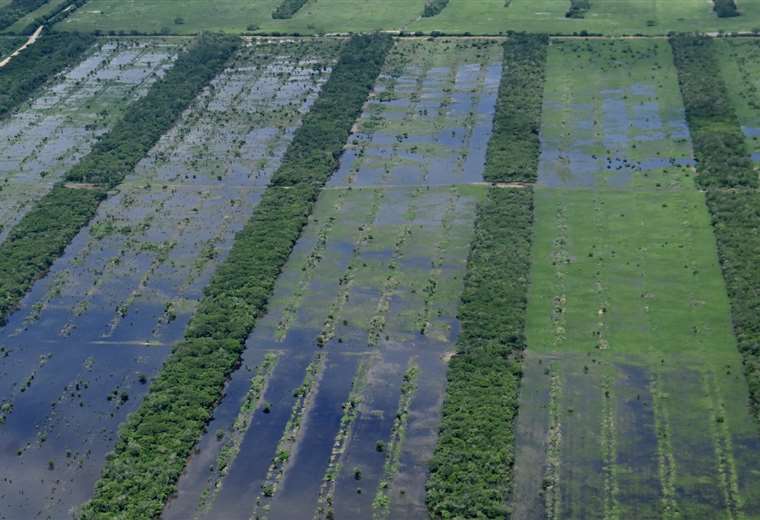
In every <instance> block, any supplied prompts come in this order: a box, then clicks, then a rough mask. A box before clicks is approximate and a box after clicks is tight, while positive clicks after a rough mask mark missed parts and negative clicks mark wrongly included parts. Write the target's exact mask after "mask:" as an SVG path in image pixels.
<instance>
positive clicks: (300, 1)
mask: <svg viewBox="0 0 760 520" xmlns="http://www.w3.org/2000/svg"><path fill="white" fill-rule="evenodd" d="M307 1H308V0H282V3H281V4H280V5H278V6H277V9H275V10H274V11H273V12H272V18H274V19H275V20H286V19H288V18H293V16H295V14H296V13H297V12H298V11H299V10H300V9H301V8H302V7H303V6H304V4H306V2H307Z"/></svg>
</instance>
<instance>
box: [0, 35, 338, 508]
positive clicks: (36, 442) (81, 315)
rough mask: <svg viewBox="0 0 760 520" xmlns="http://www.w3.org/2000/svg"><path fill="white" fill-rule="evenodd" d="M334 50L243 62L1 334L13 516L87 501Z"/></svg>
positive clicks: (265, 52)
mask: <svg viewBox="0 0 760 520" xmlns="http://www.w3.org/2000/svg"><path fill="white" fill-rule="evenodd" d="M141 41H145V40H141ZM148 42H151V40H148ZM339 44H340V42H338V41H328V42H324V43H319V44H312V43H303V44H301V43H296V44H292V45H287V44H276V45H272V46H247V47H244V48H243V49H242V50H241V51H239V53H238V54H237V55H236V56H235V57H234V58H233V61H232V62H231V64H230V67H229V68H228V69H227V70H226V71H225V72H224V73H222V74H221V75H220V76H218V77H217V78H216V79H215V80H214V81H213V82H212V84H211V85H210V87H209V88H207V89H206V90H205V91H204V92H203V94H202V95H201V96H199V98H197V99H196V101H195V102H194V104H193V106H192V107H191V108H190V109H189V110H187V111H186V113H185V114H184V115H183V116H182V118H181V120H180V122H179V123H178V124H177V125H176V126H175V127H174V128H173V129H172V130H171V131H170V132H169V133H167V134H166V135H164V136H163V138H162V139H161V141H160V142H159V143H158V144H157V145H156V146H155V147H154V149H153V150H152V151H151V152H150V153H149V155H148V156H147V157H146V158H145V159H144V160H143V161H141V162H140V163H139V165H138V166H137V168H136V169H135V171H134V172H133V173H132V174H130V175H129V176H128V177H127V179H126V180H125V182H124V183H122V184H121V185H120V186H119V187H118V189H117V193H115V194H113V196H111V197H110V198H109V199H108V200H107V201H106V202H104V203H103V204H102V205H101V207H100V209H99V210H98V213H97V215H96V217H95V219H94V220H93V221H92V222H91V223H90V225H89V226H88V227H86V228H85V229H84V230H83V231H82V232H81V233H80V234H79V235H78V236H77V237H76V238H75V240H74V241H73V242H72V243H71V244H70V246H69V247H68V249H67V251H66V253H65V254H64V256H63V257H61V258H60V260H59V261H57V262H56V263H55V264H54V266H53V268H52V269H51V271H50V273H49V274H48V276H46V277H45V278H44V279H43V280H41V281H40V282H38V283H37V284H36V285H35V286H34V288H33V290H32V291H31V292H30V294H29V295H28V296H27V297H26V298H25V300H24V301H23V304H22V306H21V308H20V309H19V311H18V312H16V313H15V314H14V315H12V316H11V318H10V319H9V322H8V324H7V326H5V327H4V328H3V329H2V330H1V331H0V345H2V349H3V350H2V352H3V359H2V365H1V366H0V372H1V373H2V396H3V401H2V423H3V424H2V425H1V426H0V443H1V445H2V450H1V451H0V457H1V458H2V463H0V467H2V468H3V469H2V473H3V475H2V480H1V481H0V482H1V483H0V494H1V495H2V498H3V500H2V506H0V511H1V512H2V517H3V518H9V519H10V518H31V517H34V516H35V515H39V516H40V517H43V518H45V517H47V518H62V517H65V516H66V513H67V511H69V510H70V509H71V508H72V507H75V506H78V505H79V504H81V503H82V502H83V501H84V500H86V499H87V498H88V497H89V494H90V493H91V492H92V487H93V485H94V482H95V480H96V478H97V477H98V475H99V472H100V468H101V466H102V463H103V459H104V456H105V454H106V453H107V451H108V450H110V449H111V448H112V447H113V443H114V440H115V433H116V429H117V427H118V425H119V424H120V423H121V422H122V421H123V419H124V418H125V416H126V414H127V413H129V412H130V411H132V410H133V409H134V408H135V407H136V406H137V404H138V403H139V402H140V399H141V397H142V396H143V395H144V394H145V392H146V391H147V386H148V382H149V381H150V379H151V378H152V376H153V375H154V374H155V373H156V371H157V370H158V369H159V368H160V367H161V364H162V362H163V360H164V359H165V358H166V356H167V355H168V353H169V350H170V346H171V344H172V343H174V342H176V341H177V340H179V339H180V338H181V337H182V333H183V329H184V327H185V325H186V323H187V320H188V319H189V317H190V315H191V314H192V312H193V310H194V306H195V305H196V303H197V301H198V299H199V298H200V297H201V294H202V290H203V288H204V286H205V284H206V283H207V282H208V280H209V277H210V275H211V273H212V272H213V271H214V268H215V267H216V265H217V264H218V263H219V262H220V261H221V260H222V259H223V258H224V257H225V255H226V253H227V251H228V250H229V247H230V246H231V243H232V240H233V238H234V234H235V232H236V231H238V230H239V229H240V228H242V226H243V224H244V223H245V222H246V220H247V219H248V218H249V216H250V214H251V212H252V210H253V207H254V206H255V205H256V203H257V202H258V200H259V197H260V195H261V193H262V191H263V189H264V188H265V187H266V185H267V183H268V180H269V177H270V176H271V174H272V173H273V172H274V171H275V170H276V168H277V167H278V165H279V162H280V159H281V157H282V155H283V154H284V151H285V149H286V148H287V146H288V143H289V142H290V139H291V138H292V135H293V132H294V130H295V128H297V127H298V126H299V124H300V120H301V117H302V115H303V114H304V113H305V112H306V111H308V109H309V107H310V105H311V103H312V102H313V101H314V100H315V99H316V96H317V95H318V93H319V90H320V87H321V85H322V84H323V83H324V81H325V80H326V79H327V77H328V76H329V73H330V70H331V68H330V67H331V65H332V63H333V62H334V59H335V57H336V55H337V49H338V46H339ZM153 45H154V44H152V43H141V44H140V45H139V46H137V47H134V49H133V53H134V54H136V55H137V56H135V57H133V58H128V57H127V56H123V57H121V58H120V60H121V61H122V62H123V64H124V68H119V67H118V65H116V66H115V67H116V69H115V70H114V71H112V72H111V74H118V73H123V72H122V71H123V70H130V69H127V68H126V65H127V64H128V63H131V62H133V61H135V60H139V59H140V58H139V55H140V54H141V53H142V54H144V52H145V51H144V50H143V49H150V48H152V46H153ZM128 47H129V46H128ZM104 48H106V49H109V48H110V47H109V46H108V44H106V45H104ZM98 55H99V54H98V53H96V54H95V55H94V56H98ZM294 56H297V57H294ZM95 60H96V58H95V57H91V58H88V62H89V63H90V68H91V69H95V68H97V67H98V64H97V62H96V61H95ZM112 61H115V60H112ZM85 66H86V65H85V64H82V65H80V66H79V67H78V68H77V69H75V70H78V69H80V68H82V70H83V74H84V75H86V74H87V73H86V70H87V69H84V68H83V67H85ZM95 74H98V73H97V72H96V73H95ZM102 83H103V82H93V86H95V85H99V84H102ZM85 84H86V83H85ZM65 86H66V83H65V82H64V83H63V86H62V87H58V86H56V87H54V89H58V88H60V89H63V88H64V87H65ZM141 88H145V87H144V86H143V87H141ZM65 94H66V91H65V90H62V93H61V94H60V96H64V95H65ZM53 95H54V93H45V94H44V95H43V96H42V97H40V98H39V99H36V100H35V101H34V103H33V107H36V106H40V107H42V106H44V105H45V104H50V102H51V101H52V96H53ZM75 95H76V93H69V94H68V95H67V96H65V97H67V98H69V97H72V96H75ZM49 100H51V101H49ZM93 105H94V103H93ZM39 111H41V109H40V110H39ZM21 114H22V115H23V114H26V112H22V113H21ZM33 115H34V116H36V112H31V113H30V115H29V116H28V117H31V116H33ZM39 117H42V116H39ZM30 126H31V125H27V127H30ZM27 127H25V128H27ZM31 128H34V127H33V126H31ZM61 135H62V136H67V137H71V132H65V131H63V130H61ZM25 142H28V141H25ZM18 162H19V161H18V159H17V160H16V164H18ZM30 164H31V163H30Z"/></svg>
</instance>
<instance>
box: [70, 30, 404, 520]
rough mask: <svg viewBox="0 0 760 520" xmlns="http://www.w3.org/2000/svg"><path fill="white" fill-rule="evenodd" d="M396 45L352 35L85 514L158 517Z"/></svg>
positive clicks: (127, 428) (128, 426)
mask: <svg viewBox="0 0 760 520" xmlns="http://www.w3.org/2000/svg"><path fill="white" fill-rule="evenodd" d="M391 45H392V39H391V38H390V37H388V36H385V35H374V36H355V37H353V38H351V40H349V42H348V43H346V45H345V46H344V48H343V51H342V53H341V57H340V60H339V61H338V64H337V65H336V67H335V69H334V70H333V73H332V75H331V77H330V79H329V80H328V82H327V83H326V84H325V86H324V87H323V89H322V93H321V94H320V97H319V98H318V100H317V101H316V102H315V103H314V105H313V107H312V109H311V111H310V112H309V113H308V114H307V115H306V116H305V117H304V120H303V125H302V127H301V128H300V129H299V130H298V131H297V132H296V135H295V137H294V139H293V141H292V143H291V145H290V147H289V149H288V151H287V153H286V155H285V158H284V160H283V164H282V166H281V167H280V169H279V170H278V171H277V172H276V173H275V175H274V178H273V180H272V183H271V185H270V187H269V188H268V189H267V190H266V192H265V193H264V196H263V197H262V200H261V202H260V203H259V205H258V206H257V207H256V209H255V210H254V214H253V216H252V217H251V220H250V222H249V223H248V224H247V225H246V226H245V228H244V229H243V230H242V231H241V232H240V233H238V235H237V236H236V237H235V243H234V245H233V247H232V250H231V251H230V254H229V256H228V257H227V259H226V260H225V262H224V263H223V264H222V265H221V266H220V268H219V270H218V271H217V272H216V273H215V275H214V278H213V280H212V282H211V283H210V285H209V286H208V287H207V289H206V291H205V294H204V298H203V300H202V301H201V304H200V306H199V309H198V312H197V313H196V315H195V316H194V317H193V319H192V321H191V323H190V325H189V327H188V330H187V332H186V334H185V340H184V341H183V342H182V343H180V344H179V345H178V346H176V347H175V349H174V352H173V353H172V355H171V356H170V357H169V359H168V360H167V362H166V364H165V365H164V367H163V369H162V370H161V372H160V374H159V375H158V377H157V379H156V381H155V383H154V384H153V385H152V386H151V389H150V391H149V393H148V395H147V396H146V398H145V400H144V401H143V403H142V405H141V406H140V408H139V409H138V410H137V411H136V412H135V413H134V414H132V415H130V417H129V418H128V419H127V421H126V423H125V424H124V425H123V426H122V428H121V431H120V435H119V440H118V442H117V444H116V448H115V452H114V453H113V454H112V455H111V456H110V457H109V459H108V461H107V463H106V466H105V469H104V471H103V475H102V476H101V479H100V481H99V482H98V484H97V486H96V489H95V495H94V497H93V499H92V501H90V502H89V503H88V504H86V505H85V507H84V509H83V513H82V518H84V519H94V518H99V519H100V518H154V517H156V516H158V515H159V514H160V512H161V510H162V508H163V506H164V503H165V501H166V499H167V498H168V497H169V496H170V494H171V493H172V492H173V490H174V486H175V484H176V481H177V479H178V478H179V476H180V474H181V472H182V469H183V468H184V465H185V462H186V460H187V457H188V456H189V454H190V452H191V450H192V448H193V446H194V445H195V443H196V442H197V440H198V438H199V437H200V435H201V434H202V432H203V428H204V427H205V425H206V423H207V422H208V420H209V419H210V418H211V414H212V412H213V409H214V405H215V404H216V402H217V401H218V399H219V398H220V396H221V394H222V390H223V388H224V382H225V380H226V379H227V377H229V375H230V373H231V372H232V370H234V368H235V367H236V366H237V364H238V363H239V361H240V355H241V352H242V350H243V347H244V345H245V340H246V338H247V336H248V335H249V334H250V332H251V330H252V329H253V327H254V325H255V323H256V319H257V317H258V316H260V315H261V314H262V313H263V312H264V310H265V308H266V304H267V300H268V298H269V296H270V295H271V293H272V291H273V289H274V284H275V281H276V279H277V276H278V275H279V273H280V271H281V270H282V268H283V266H284V264H285V261H286V260H287V258H288V256H289V255H290V252H291V250H292V249H293V246H294V245H295V243H296V241H297V240H298V237H299V235H300V233H301V230H302V229H303V227H304V225H306V222H307V219H308V216H309V214H310V213H311V210H312V207H313V206H314V203H315V201H316V199H317V196H318V195H319V192H320V190H321V188H322V186H323V185H324V183H325V182H326V181H327V179H328V178H329V177H330V175H331V174H332V172H333V171H334V169H335V168H336V166H337V164H338V160H337V158H338V156H339V155H340V152H341V150H342V148H343V145H344V144H345V142H346V139H347V138H348V136H349V134H350V129H351V126H352V125H353V123H354V121H355V120H356V118H357V116H358V115H359V113H360V112H361V108H362V105H363V104H364V102H365V100H366V98H367V95H368V93H369V90H370V88H371V86H372V84H373V83H374V81H375V79H376V78H377V76H378V74H379V73H380V70H381V67H382V64H383V62H384V59H385V55H386V54H387V52H388V50H389V49H390V47H391Z"/></svg>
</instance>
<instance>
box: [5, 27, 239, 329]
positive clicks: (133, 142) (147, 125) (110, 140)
mask: <svg viewBox="0 0 760 520" xmlns="http://www.w3.org/2000/svg"><path fill="white" fill-rule="evenodd" d="M237 45H238V40H237V39H236V38H232V37H222V36H209V35H206V36H202V37H201V38H200V39H199V41H198V42H197V43H196V44H195V45H194V46H193V47H192V48H191V49H189V50H188V51H187V52H186V53H185V54H183V55H182V56H180V57H179V58H178V59H177V62H176V64H175V66H174V67H173V68H172V69H171V70H170V71H169V72H168V73H167V75H166V76H165V77H164V78H162V79H161V80H160V81H158V82H156V83H155V84H154V85H153V87H152V88H151V90H150V92H149V93H148V94H147V95H146V96H145V97H144V98H143V99H141V100H140V101H138V102H136V103H135V104H134V105H133V106H132V107H130V108H129V109H128V110H127V113H126V115H125V116H124V118H123V119H122V120H121V121H120V122H119V123H117V124H116V126H115V127H114V128H113V129H112V130H111V131H110V132H109V133H108V134H106V135H105V136H103V137H102V138H101V139H100V140H99V141H98V143H97V144H96V145H95V146H94V147H93V150H92V151H91V152H90V154H89V155H87V157H85V158H84V159H83V160H82V161H80V162H79V163H78V164H77V165H76V166H75V167H74V168H72V169H71V170H70V171H69V172H68V173H67V174H66V176H65V177H64V179H63V181H62V182H61V183H59V184H57V185H56V186H55V187H53V189H52V190H51V191H50V192H49V193H48V194H47V195H46V196H45V197H43V199H42V200H41V201H40V202H39V203H38V204H37V206H36V207H35V208H34V209H32V211H30V212H29V213H27V214H26V215H25V216H24V218H23V219H22V220H21V221H20V222H19V223H18V224H17V225H16V226H15V227H14V229H13V230H12V231H11V233H10V234H9V236H8V238H7V239H6V240H5V241H4V242H3V243H2V244H0V258H2V259H1V260H0V289H2V295H3V296H2V300H0V323H3V322H5V320H6V319H7V318H8V315H9V313H10V312H11V311H13V309H15V308H16V306H17V305H18V303H19V301H20V300H21V298H23V296H24V294H26V292H27V291H28V290H29V288H30V287H31V285H32V284H33V283H34V282H35V281H36V280H37V279H39V278H41V277H42V276H44V274H45V273H46V272H47V271H48V269H49V268H50V266H51V265H52V263H53V261H54V260H55V259H56V258H58V257H59V256H60V255H61V254H62V253H63V251H64V249H65V248H66V246H67V245H68V244H69V242H70V241H71V239H72V238H73V237H74V236H75V235H76V234H77V233H78V232H79V231H80V230H81V229H82V227H84V226H85V225H86V224H87V223H88V222H89V221H90V219H91V218H92V217H93V215H94V214H95V211H96V210H97V208H98V205H99V204H100V202H101V201H102V200H103V199H104V198H105V197H106V196H107V193H108V191H109V190H111V189H113V188H114V187H115V186H116V185H118V184H119V182H121V181H122V180H123V178H124V177H125V176H126V175H127V173H129V172H130V171H131V170H132V169H133V168H134V166H135V165H136V164H137V162H138V161H139V160H140V159H142V158H143V157H144V155H145V154H146V153H147V151H148V150H149V149H150V148H151V147H152V146H153V145H154V144H155V143H156V142H157V141H158V139H159V138H160V137H161V136H162V135H163V134H164V133H165V132H166V131H167V130H169V128H170V127H171V126H172V124H173V123H174V122H175V121H176V119H177V118H178V117H179V115H180V114H181V113H182V111H183V110H184V109H185V108H186V107H187V106H188V105H189V104H190V102H191V101H192V100H193V99H194V98H195V96H196V95H197V94H198V93H199V92H200V90H201V89H202V88H203V87H204V86H205V85H206V83H208V81H210V80H211V79H212V78H213V77H214V76H215V75H216V74H217V73H218V72H219V71H221V70H222V68H223V67H224V65H225V63H226V60H227V58H229V56H230V55H231V54H232V52H233V51H234V50H235V49H236V48H237Z"/></svg>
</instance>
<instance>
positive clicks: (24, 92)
mask: <svg viewBox="0 0 760 520" xmlns="http://www.w3.org/2000/svg"><path fill="white" fill-rule="evenodd" d="M94 41H95V38H94V37H93V36H91V35H86V34H78V33H54V34H50V35H47V36H46V37H45V38H42V39H41V40H40V41H38V42H36V43H35V44H34V45H32V46H31V47H29V48H27V49H26V50H25V51H24V52H22V53H21V54H20V55H18V56H17V57H16V58H14V59H13V60H11V62H10V63H9V64H8V65H6V66H5V67H3V69H2V71H3V73H2V74H0V118H2V117H5V116H7V115H8V114H9V113H10V112H12V111H13V110H15V109H16V108H18V107H19V106H20V105H21V104H22V103H23V102H24V101H26V100H27V99H30V98H31V97H32V95H33V94H34V93H35V92H36V91H37V90H38V89H39V87H41V86H42V85H43V84H45V82H47V81H48V80H49V79H50V78H52V77H53V76H55V75H56V74H58V73H59V72H60V71H62V70H64V69H66V68H67V67H69V66H71V65H73V64H75V63H77V62H78V61H79V60H80V59H81V57H82V54H83V53H84V52H85V51H86V50H87V49H88V48H89V47H90V45H92V43H93V42H94Z"/></svg>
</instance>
